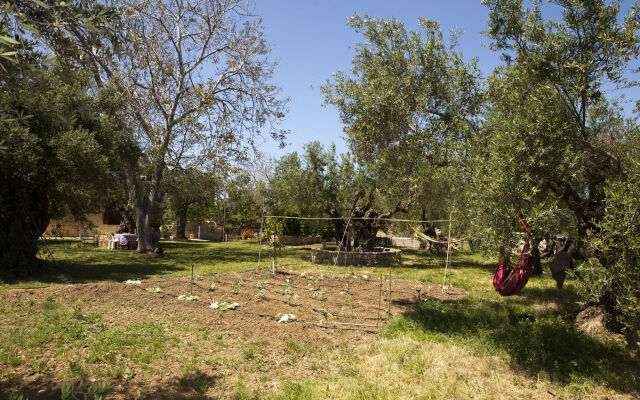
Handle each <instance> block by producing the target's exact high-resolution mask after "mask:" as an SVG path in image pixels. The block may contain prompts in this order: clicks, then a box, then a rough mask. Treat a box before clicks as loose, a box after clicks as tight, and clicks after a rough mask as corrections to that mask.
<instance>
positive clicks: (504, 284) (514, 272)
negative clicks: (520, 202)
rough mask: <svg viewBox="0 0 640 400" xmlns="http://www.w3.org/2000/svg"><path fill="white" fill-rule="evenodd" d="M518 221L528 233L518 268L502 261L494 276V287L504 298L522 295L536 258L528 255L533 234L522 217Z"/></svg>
mask: <svg viewBox="0 0 640 400" xmlns="http://www.w3.org/2000/svg"><path fill="white" fill-rule="evenodd" d="M518 219H519V220H520V222H521V223H522V226H524V228H525V229H526V231H527V237H526V239H525V244H524V245H523V246H522V250H521V251H520V260H519V262H518V266H517V267H516V268H512V267H511V266H510V265H509V261H500V262H499V263H498V266H497V267H496V272H495V274H494V275H493V287H494V289H495V290H496V291H497V292H498V293H500V295H502V296H513V295H516V294H518V293H520V291H522V289H524V287H525V285H526V284H527V282H528V281H529V276H531V271H532V270H533V265H534V263H535V257H534V256H533V255H532V254H528V253H527V240H529V238H530V237H531V232H530V231H529V228H527V226H526V225H525V224H524V222H523V221H522V219H520V217H518Z"/></svg>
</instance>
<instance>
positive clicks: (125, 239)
mask: <svg viewBox="0 0 640 400" xmlns="http://www.w3.org/2000/svg"><path fill="white" fill-rule="evenodd" d="M113 238H114V239H115V240H116V241H117V242H118V243H120V246H121V247H124V246H126V245H127V244H128V243H129V242H137V241H138V235H135V234H132V233H116V234H115V235H113Z"/></svg>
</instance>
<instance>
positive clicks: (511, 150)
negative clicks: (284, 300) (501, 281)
mask: <svg viewBox="0 0 640 400" xmlns="http://www.w3.org/2000/svg"><path fill="white" fill-rule="evenodd" d="M108 3H109V6H106V5H105V2H102V1H99V0H89V1H87V0H83V1H80V0H78V1H74V0H72V1H68V2H64V3H62V2H55V1H48V0H42V1H40V0H37V1H36V0H10V1H7V2H6V5H5V7H4V9H3V10H2V18H0V69H1V70H2V78H0V84H1V85H2V91H0V128H1V129H2V131H3V136H2V138H1V139H0V174H1V175H0V176H1V179H2V180H3V183H5V184H4V185H1V186H0V234H1V236H0V249H1V250H6V249H8V250H10V251H2V252H0V254H2V255H1V256H0V263H1V264H2V265H10V266H15V268H17V269H19V268H22V267H23V266H24V265H27V264H29V263H30V262H33V261H34V259H35V250H36V245H35V238H37V237H38V236H39V235H40V233H41V232H42V230H43V229H44V227H46V225H47V222H48V220H49V218H51V217H52V216H57V215H59V214H60V213H62V212H71V213H73V214H74V215H76V216H78V217H80V216H81V215H82V214H83V213H85V212H87V211H88V210H90V209H95V208H96V207H98V206H99V204H97V203H99V202H105V201H106V202H108V203H110V204H112V205H116V206H118V207H121V208H122V209H123V212H125V211H126V212H128V214H129V215H130V218H129V220H130V223H131V224H135V226H136V228H137V230H138V233H139V237H140V240H139V251H141V252H145V251H149V250H151V235H150V232H151V231H150V227H151V224H152V219H153V216H154V215H157V214H158V209H159V208H160V206H161V204H163V205H164V207H163V209H164V216H165V218H167V219H172V220H174V221H176V222H177V225H178V226H184V223H185V222H186V220H187V219H191V220H203V219H212V216H214V215H215V216H217V219H220V215H221V214H224V215H226V216H227V218H228V220H229V221H234V222H235V223H236V224H238V225H240V226H251V225H253V224H255V223H257V222H259V221H260V215H261V213H262V211H263V210H265V209H266V210H267V212H268V213H269V214H277V215H290V216H306V217H314V216H330V217H332V218H333V219H332V220H331V221H330V222H327V221H325V222H322V221H313V220H309V221H302V222H300V221H295V220H290V221H288V222H286V223H285V224H284V225H283V227H282V230H284V231H285V232H286V233H290V234H301V233H314V234H320V235H322V236H324V237H326V238H329V237H334V238H336V240H337V241H338V243H339V244H340V245H341V246H343V247H344V248H355V249H364V250H367V249H370V248H371V247H372V246H374V244H375V236H376V233H377V231H378V230H379V229H380V228H381V227H382V226H383V224H384V221H385V219H388V218H390V217H392V216H394V215H398V214H401V215H406V216H409V217H412V218H420V219H437V218H442V217H445V216H447V215H448V212H449V211H450V210H452V209H456V210H457V211H458V213H457V216H456V219H457V220H460V221H463V223H462V224H460V226H464V227H465V228H466V229H467V230H468V232H467V233H469V234H470V235H471V237H472V238H473V242H474V244H475V245H476V246H477V247H478V248H482V249H484V250H485V251H487V252H490V253H492V254H496V253H497V251H498V249H500V248H512V247H513V246H514V244H515V242H516V241H517V240H518V239H520V237H518V235H516V233H517V232H518V231H520V226H519V223H518V221H517V218H516V215H521V216H523V217H524V218H525V219H526V220H527V222H528V224H529V225H530V226H531V227H532V229H533V232H534V234H535V237H537V238H543V237H550V235H552V234H555V233H559V232H562V233H569V234H570V235H571V237H572V238H573V241H574V246H573V247H572V256H573V257H574V258H578V259H581V260H583V262H582V263H580V267H579V268H578V270H576V276H577V278H578V280H579V282H580V283H581V285H580V286H581V287H582V288H583V294H584V299H585V301H586V302H588V303H592V304H598V305H601V306H603V307H604V308H605V310H606V311H607V312H608V313H609V315H610V317H611V318H610V321H611V322H612V323H613V324H616V325H617V326H618V327H619V328H620V329H622V330H625V331H626V332H628V333H634V334H635V333H636V332H637V330H638V328H639V326H640V321H639V320H638V315H637V309H638V308H639V306H640V300H639V299H640V286H639V283H638V282H640V269H639V268H638V260H640V245H639V244H638V243H640V217H639V211H638V210H639V204H638V199H639V198H640V197H639V195H640V189H639V188H640V181H639V178H638V177H639V176H640V174H639V173H640V152H639V150H638V149H640V134H639V129H638V128H639V126H638V124H637V120H636V117H635V115H636V112H635V111H634V113H633V114H631V113H629V112H628V111H625V110H627V109H628V108H629V107H628V104H627V103H625V102H624V99H623V98H621V97H616V90H619V89H624V88H629V87H633V86H636V85H637V82H635V81H634V80H633V79H632V77H633V75H632V72H631V71H633V68H634V65H633V62H634V61H635V60H636V59H637V57H638V55H640V37H639V36H638V33H637V32H638V29H639V28H640V6H639V5H637V4H634V5H633V6H632V7H631V9H630V11H629V12H628V13H627V14H626V15H624V16H622V15H620V14H621V13H620V6H621V5H620V4H621V3H620V2H619V1H612V2H607V1H604V0H550V1H547V2H545V3H544V4H543V2H541V1H539V0H534V1H531V2H530V3H525V2H524V1H523V0H484V1H483V3H484V4H485V5H486V6H487V7H488V9H489V21H488V28H487V32H486V35H487V36H488V37H489V38H490V40H491V46H492V49H493V50H494V51H496V52H498V53H501V56H502V59H503V61H504V63H503V65H501V66H500V67H498V68H496V69H495V70H494V71H493V73H492V74H491V75H490V76H489V77H488V78H486V79H483V78H482V76H481V74H480V71H479V69H478V68H477V65H476V60H471V61H466V60H465V58H464V57H463V55H462V54H461V53H460V52H458V51H456V46H455V42H456V40H457V38H456V37H455V35H454V37H452V38H450V39H449V41H447V39H446V38H445V37H444V35H443V34H442V32H441V29H440V26H439V24H438V23H437V22H436V21H432V20H428V19H420V20H419V27H420V28H419V30H415V31H414V30H407V29H406V28H405V27H404V25H403V24H402V23H401V22H399V21H397V20H395V19H390V20H381V19H375V18H370V17H369V16H359V15H357V14H356V15H354V16H352V17H351V18H350V19H349V20H348V24H349V26H351V27H352V28H353V29H354V30H355V31H356V32H358V33H359V34H360V35H362V37H363V39H364V40H363V41H362V43H358V44H356V45H355V56H354V58H353V66H352V68H351V70H350V71H349V72H344V71H338V72H337V73H336V74H334V76H333V77H332V78H331V79H330V80H328V81H327V83H326V85H325V86H324V87H323V88H322V91H323V94H324V95H325V99H326V102H327V104H330V105H333V106H335V107H336V109H337V110H338V112H339V115H340V118H341V120H342V121H343V123H344V126H345V128H344V132H345V134H346V138H347V141H348V144H349V147H350V153H349V154H340V155H339V154H336V152H335V149H334V148H333V147H331V146H329V147H323V146H322V145H321V144H320V143H317V142H314V143H310V144H308V145H307V146H306V147H305V149H304V152H303V154H297V153H292V154H289V155H287V156H285V157H283V158H282V159H281V160H278V162H277V163H276V165H275V166H274V167H273V168H268V166H267V167H265V168H264V171H262V172H264V176H262V177H261V178H260V179H255V175H256V173H257V171H256V168H257V167H256V164H253V166H252V167H250V168H238V167H239V166H241V165H247V164H246V161H247V157H246V156H247V154H248V150H249V149H250V148H251V147H252V146H254V145H255V144H256V139H257V138H260V137H272V138H273V139H275V140H278V141H280V142H282V140H283V139H284V134H285V132H282V131H280V130H278V129H277V124H275V123H276V122H277V121H278V120H279V119H280V118H283V117H284V111H285V105H286V101H285V100H284V99H282V98H280V96H279V91H278V89H277V88H276V87H274V86H272V85H270V84H269V81H270V78H271V76H272V72H273V64H272V63H271V62H270V61H269V59H268V53H269V47H268V44H267V43H266V42H265V41H264V39H263V38H262V29H261V26H260V20H259V18H255V17H252V16H251V13H250V9H249V6H248V4H247V3H245V2H244V1H242V0H185V1H181V2H166V1H161V0H158V1H151V2H149V1H141V2H120V1H113V2H111V1H110V2H108ZM549 15H558V16H559V18H557V19H551V18H549V17H548V16H549ZM52 56H53V57H52ZM625 107H626V108H625ZM5 132H6V134H5ZM243 161H244V162H245V164H243ZM223 194H224V195H223ZM223 198H224V199H226V201H225V200H223ZM263 199H264V201H265V203H263ZM221 208H222V213H221ZM213 219H215V218H213ZM425 228H426V229H433V227H430V226H427V227H425ZM16 232H17V234H16Z"/></svg>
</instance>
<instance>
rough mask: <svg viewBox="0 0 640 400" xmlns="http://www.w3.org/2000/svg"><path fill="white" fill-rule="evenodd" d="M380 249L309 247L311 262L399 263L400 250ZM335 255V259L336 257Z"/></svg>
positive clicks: (353, 263)
mask: <svg viewBox="0 0 640 400" xmlns="http://www.w3.org/2000/svg"><path fill="white" fill-rule="evenodd" d="M377 249H379V250H380V251H372V252H347V251H340V252H338V251H336V250H335V248H327V249H311V262H313V263H314V264H329V265H333V264H335V265H378V266H385V265H393V264H401V263H402V261H401V259H400V250H397V249H388V248H377ZM336 257H337V259H336Z"/></svg>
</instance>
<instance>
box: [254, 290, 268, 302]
mask: <svg viewBox="0 0 640 400" xmlns="http://www.w3.org/2000/svg"><path fill="white" fill-rule="evenodd" d="M265 293H267V289H264V288H260V289H258V293H257V294H256V298H258V299H260V300H265V299H266V298H267V296H266V294H265Z"/></svg>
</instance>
